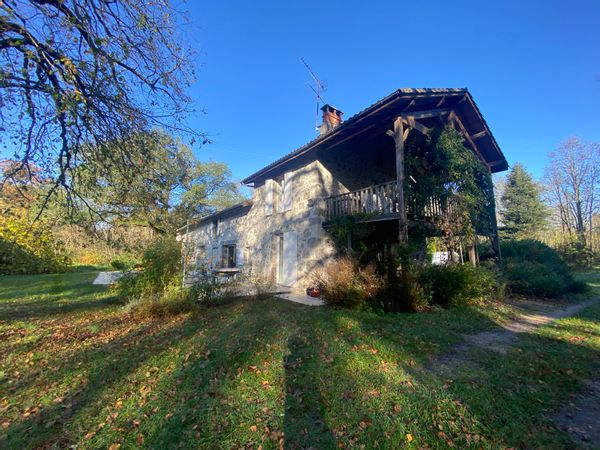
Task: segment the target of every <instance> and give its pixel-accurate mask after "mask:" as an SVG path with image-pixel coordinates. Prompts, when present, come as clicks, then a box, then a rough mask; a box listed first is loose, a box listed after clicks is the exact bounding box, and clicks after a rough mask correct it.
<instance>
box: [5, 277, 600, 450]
mask: <svg viewBox="0 0 600 450" xmlns="http://www.w3.org/2000/svg"><path fill="white" fill-rule="evenodd" d="M95 275H96V273H95V272H75V273H69V274H64V275H42V276H10V277H7V276H5V277H0V447H1V448H15V449H21V448H30V447H42V446H44V447H47V446H52V445H54V446H56V447H67V446H71V445H76V446H77V448H113V449H114V448H119V446H120V448H137V447H147V448H157V449H158V448H160V449H162V448H182V447H183V448H259V447H261V446H262V448H263V449H268V448H281V447H284V448H309V447H314V448H322V449H326V448H336V447H346V448H368V449H370V448H399V447H408V448H427V447H430V448H446V447H456V448H506V447H519V448H539V447H543V448H564V447H568V445H569V444H568V438H567V436H566V435H565V434H564V433H563V432H562V431H560V430H559V429H558V428H557V427H555V426H553V424H552V421H551V419H552V415H553V413H554V412H555V411H557V410H558V409H560V406H561V405H563V404H564V403H565V402H568V398H569V395H570V394H572V393H574V392H578V391H580V390H581V389H582V386H583V384H582V383H583V382H584V381H585V380H586V379H590V378H592V377H594V376H596V377H597V376H598V375H597V374H598V361H599V360H600V358H599V357H600V305H596V306H592V307H590V308H588V309H586V310H583V311H582V312H581V313H580V314H579V315H578V316H577V317H574V318H569V319H564V320H560V321H557V322H555V323H553V324H551V325H548V326H543V327H540V328H539V329H537V330H536V332H535V333H531V334H528V335H524V336H522V337H520V338H519V339H518V340H517V341H516V342H515V345H513V346H512V347H511V348H509V350H508V351H507V352H506V353H498V352H493V351H484V350H481V349H473V350H472V351H471V352H470V353H469V358H468V360H466V361H463V362H462V363H459V364H456V365H454V366H452V367H449V368H447V369H445V370H433V371H428V370H423V369H422V365H423V364H424V363H426V362H427V361H428V360H429V358H430V357H432V356H434V355H436V354H440V353H442V352H444V351H446V350H448V349H449V348H450V347H451V346H452V345H455V344H458V343H460V342H461V341H462V338H463V334H464V333H472V332H477V331H483V330H490V329H494V328H495V327H497V322H498V321H502V320H508V319H509V318H510V317H513V316H514V314H515V313H516V312H517V311H518V308H517V307H515V306H509V305H501V304H496V305H492V306H487V307H485V308H484V307H473V308H459V309H454V310H435V311H432V312H428V313H422V314H399V315H388V316H378V315H375V314H371V313H364V312H352V311H343V310H339V311H336V310H329V309H326V308H314V307H313V308H311V307H307V306H302V305H297V304H294V303H289V302H285V301H281V300H275V299H268V300H255V301H249V300H246V301H236V302H233V303H230V304H227V305H222V306H219V307H214V308H210V309H207V310H204V311H201V312H198V313H194V314H187V315H181V316H178V317H174V318H169V319H139V318H135V317H132V316H130V315H127V314H125V313H124V312H123V305H122V303H121V302H120V301H119V300H118V299H115V298H114V297H113V296H112V295H111V293H110V292H109V291H107V290H106V289H105V288H103V287H98V286H92V285H91V282H92V280H93V279H94V277H95ZM585 276H586V277H587V279H588V280H590V281H592V282H593V283H595V284H596V289H600V276H598V271H593V272H589V273H587V274H585Z"/></svg>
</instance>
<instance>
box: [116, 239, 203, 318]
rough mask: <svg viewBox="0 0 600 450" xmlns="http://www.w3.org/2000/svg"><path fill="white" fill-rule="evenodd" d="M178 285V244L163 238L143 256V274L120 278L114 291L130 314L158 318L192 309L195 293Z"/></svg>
mask: <svg viewBox="0 0 600 450" xmlns="http://www.w3.org/2000/svg"><path fill="white" fill-rule="evenodd" d="M113 266H114V265H113ZM181 281H182V278H181V247H180V244H179V242H177V241H176V240H175V239H174V238H172V237H163V238H161V239H160V240H158V241H156V243H154V244H153V245H151V246H150V247H148V249H146V251H145V252H144V256H143V258H142V271H141V272H129V273H126V274H125V275H123V277H121V279H120V280H119V282H118V283H117V287H116V290H117V293H118V294H119V295H120V296H121V297H122V298H125V299H127V300H129V304H128V306H127V309H128V310H129V311H131V312H133V313H136V314H138V315H141V316H152V317H161V316H165V315H173V314H180V313H183V312H188V311H191V310H192V309H193V308H194V307H195V304H196V298H197V296H196V292H195V291H194V290H193V289H190V288H183V287H182V286H181V284H182V283H181Z"/></svg>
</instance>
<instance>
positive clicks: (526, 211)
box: [500, 163, 548, 239]
mask: <svg viewBox="0 0 600 450" xmlns="http://www.w3.org/2000/svg"><path fill="white" fill-rule="evenodd" d="M500 216H501V217H502V222H503V227H502V231H503V234H504V235H505V237H508V238H512V239H527V238H536V237H537V236H538V234H539V231H540V230H541V229H542V228H544V226H545V225H546V221H547V218H548V212H547V210H546V207H545V205H544V203H543V202H542V200H541V198H540V189H539V187H538V185H537V184H536V182H535V181H534V180H533V178H532V177H531V175H530V174H529V173H528V172H527V170H526V169H525V167H523V166H522V165H521V164H518V163H517V164H515V165H514V167H513V168H512V169H511V171H510V173H509V174H508V176H507V177H506V185H505V187H504V193H503V194H502V209H501V211H500Z"/></svg>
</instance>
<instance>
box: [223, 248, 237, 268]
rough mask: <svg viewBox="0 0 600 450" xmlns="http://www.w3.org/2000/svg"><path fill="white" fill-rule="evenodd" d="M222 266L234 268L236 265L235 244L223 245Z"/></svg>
mask: <svg viewBox="0 0 600 450" xmlns="http://www.w3.org/2000/svg"><path fill="white" fill-rule="evenodd" d="M221 266H222V267H227V268H232V267H235V266H236V260H235V244H228V245H224V246H223V250H222V252H221Z"/></svg>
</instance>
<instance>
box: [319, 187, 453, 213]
mask: <svg viewBox="0 0 600 450" xmlns="http://www.w3.org/2000/svg"><path fill="white" fill-rule="evenodd" d="M405 205H406V215H407V216H408V217H411V218H413V219H415V220H431V219H434V218H436V217H441V216H443V215H444V214H445V213H446V211H447V208H446V207H445V205H443V204H442V202H441V201H440V199H439V198H434V197H431V198H429V199H427V201H426V202H424V204H423V205H417V202H416V201H415V200H414V198H413V197H412V196H411V195H410V192H405ZM399 213H400V210H399V209H398V191H397V185H396V180H393V181H388V182H387V183H382V184H376V185H374V186H369V187H366V188H363V189H358V190H356V191H352V192H347V193H345V194H339V195H334V196H333V197H328V198H327V220H331V219H335V218H336V217H344V216H351V215H355V214H373V215H375V216H383V215H397V214H399Z"/></svg>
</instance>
